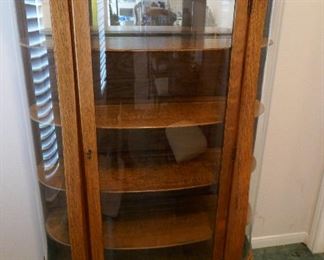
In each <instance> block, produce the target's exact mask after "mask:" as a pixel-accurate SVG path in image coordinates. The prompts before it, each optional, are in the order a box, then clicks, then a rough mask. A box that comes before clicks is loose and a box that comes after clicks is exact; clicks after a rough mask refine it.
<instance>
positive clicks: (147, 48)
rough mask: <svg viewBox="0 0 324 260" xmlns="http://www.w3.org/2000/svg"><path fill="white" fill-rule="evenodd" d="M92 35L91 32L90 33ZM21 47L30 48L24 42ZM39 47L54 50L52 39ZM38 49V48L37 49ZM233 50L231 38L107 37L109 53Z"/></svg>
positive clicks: (96, 48) (95, 46)
mask: <svg viewBox="0 0 324 260" xmlns="http://www.w3.org/2000/svg"><path fill="white" fill-rule="evenodd" d="M89 33H90V31H89ZM20 45H21V46H24V47H28V46H27V45H26V44H24V43H23V42H21V43H20ZM39 47H46V48H48V49H51V48H53V42H52V38H51V37H47V38H46V42H44V43H43V44H42V45H41V46H39ZM35 48H37V46H36V47H35ZM229 48H231V40H230V38H229V37H218V36H213V37H210V36H208V37H204V36H198V37H197V38H196V37H186V38H184V37H181V36H175V37H174V36H150V37H143V36H127V38H125V37H123V36H120V37H116V36H114V37H106V51H107V52H125V51H126V52H188V51H217V50H223V49H229ZM91 49H92V50H94V51H99V42H98V39H96V38H93V40H92V48H91Z"/></svg>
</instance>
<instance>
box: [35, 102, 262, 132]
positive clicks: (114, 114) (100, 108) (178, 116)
mask: <svg viewBox="0 0 324 260" xmlns="http://www.w3.org/2000/svg"><path fill="white" fill-rule="evenodd" d="M263 110H264V108H263V105H262V104H261V103H260V102H259V101H256V105H255V116H256V117H257V116H259V115H260V114H261V113H263ZM53 112H54V124H55V125H57V126H59V125H60V124H61V119H60V113H59V107H58V105H57V104H53ZM224 113H225V99H224V98H219V97H217V98H212V99H208V100H206V101H194V102H164V103H162V102H161V103H153V104H152V103H151V104H150V103H142V104H136V105H134V104H117V105H97V106H96V124H97V128H101V129H152V128H177V127H189V126H203V125H213V124H219V123H222V122H223V121H224ZM30 114H31V118H32V120H34V121H36V122H40V121H39V119H38V117H37V106H36V105H32V106H31V108H30Z"/></svg>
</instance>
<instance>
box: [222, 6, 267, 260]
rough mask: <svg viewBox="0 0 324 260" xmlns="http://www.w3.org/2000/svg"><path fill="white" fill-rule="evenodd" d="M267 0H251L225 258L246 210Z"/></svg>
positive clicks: (239, 239) (241, 231)
mask: <svg viewBox="0 0 324 260" xmlns="http://www.w3.org/2000/svg"><path fill="white" fill-rule="evenodd" d="M267 2H268V1H267V0H259V1H253V2H252V9H251V15H250V19H249V20H250V21H249V33H248V40H247V49H246V57H245V61H244V62H245V66H244V76H243V82H242V91H241V101H240V117H239V127H238V130H239V131H238V140H237V150H236V158H235V163H234V170H233V179H232V185H231V186H232V190H231V198H230V207H229V217H228V225H227V226H228V228H227V237H226V245H225V258H224V259H225V260H233V259H240V257H241V255H242V252H243V244H244V235H245V227H246V219H247V211H248V194H249V184H250V174H251V163H252V150H253V137H254V133H253V132H254V106H253V100H255V98H256V91H257V82H258V77H259V65H260V64H259V61H260V54H261V48H260V47H261V45H262V41H263V28H264V20H265V14H266V9H267Z"/></svg>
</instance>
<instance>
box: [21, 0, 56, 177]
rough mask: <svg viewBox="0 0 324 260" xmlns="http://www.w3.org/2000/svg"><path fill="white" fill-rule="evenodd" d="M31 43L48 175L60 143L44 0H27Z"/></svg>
mask: <svg viewBox="0 0 324 260" xmlns="http://www.w3.org/2000/svg"><path fill="white" fill-rule="evenodd" d="M25 10H26V18H27V30H28V39H27V40H28V45H29V55H30V61H31V71H32V79H33V87H34V94H35V100H36V106H37V116H38V119H39V121H40V123H39V129H40V140H41V151H42V158H43V163H44V169H45V171H46V173H47V174H46V176H47V177H50V176H52V175H53V174H54V173H55V171H56V170H57V168H58V166H59V153H58V143H57V138H56V130H55V126H54V114H53V102H52V93H51V82H50V68H49V61H48V54H47V49H46V48H44V47H42V44H43V43H44V42H45V36H44V35H43V34H41V32H40V30H41V29H42V3H41V2H40V0H25Z"/></svg>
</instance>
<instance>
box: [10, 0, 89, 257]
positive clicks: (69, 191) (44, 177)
mask: <svg viewBox="0 0 324 260" xmlns="http://www.w3.org/2000/svg"><path fill="white" fill-rule="evenodd" d="M56 3H58V2H56ZM61 3H63V1H62V2H61ZM52 7H53V5H51V4H50V2H49V1H48V0H19V1H16V10H17V20H18V26H19V31H20V45H21V54H22V59H23V64H24V71H25V81H26V92H27V96H28V101H29V105H30V118H31V127H32V132H33V138H34V150H35V155H36V162H37V173H38V180H39V184H40V194H41V199H42V204H43V205H42V206H43V215H44V225H45V232H46V237H47V251H48V254H47V257H46V259H53V260H56V259H60V260H61V259H71V257H72V255H73V256H78V258H77V259H86V248H87V247H86V246H85V245H86V241H85V232H84V224H85V222H84V220H83V217H82V216H84V214H83V210H82V204H81V203H82V200H81V199H80V198H81V196H82V194H81V190H80V186H79V185H80V182H79V180H80V179H79V176H80V171H79V168H78V167H79V165H78V156H79V155H78V142H77V136H78V134H77V131H76V111H75V107H76V106H75V100H74V98H75V97H74V96H72V95H73V91H74V90H73V88H74V86H73V85H69V84H67V83H71V82H72V83H73V81H69V82H67V81H68V79H69V77H71V76H72V78H73V74H69V72H67V71H65V72H64V76H63V71H64V70H63V69H62V68H64V67H66V66H68V65H69V62H70V61H72V52H70V53H68V52H67V50H68V49H69V48H70V49H71V45H69V39H68V38H66V37H65V36H66V35H67V33H66V30H65V29H64V30H62V28H63V27H66V28H69V23H68V22H67V20H66V19H64V18H60V21H61V23H62V26H61V27H60V28H58V27H56V26H57V24H54V23H53V26H52V22H51V18H52V17H51V16H54V15H55V16H56V17H58V14H60V15H62V16H61V17H63V16H64V15H63V14H62V13H61V11H62V10H63V12H64V9H60V8H59V7H60V6H59V5H54V7H53V8H52ZM59 9H60V10H59ZM65 11H66V12H68V9H66V10H65ZM56 22H57V19H56ZM52 29H53V30H54V29H56V31H57V33H56V37H55V35H54V37H53V38H54V40H52V37H49V34H52ZM58 35H60V36H59V37H60V41H57V42H56V40H57V38H58V37H57V36H58ZM53 41H54V42H55V47H54V49H53ZM63 42H64V46H62V44H63ZM57 52H60V55H58V54H57ZM66 54H67V55H66ZM63 56H64V59H62V57H63ZM70 71H72V72H73V70H70ZM62 76H63V77H62ZM64 77H65V78H64ZM71 91H72V92H71ZM71 94H72V95H71ZM67 100H68V102H67ZM73 107H74V109H73ZM72 179H73V180H74V181H73V182H72V181H71V180H72ZM67 184H68V185H67ZM73 200H74V202H73V205H72V203H71V201H73ZM68 205H69V206H68ZM40 225H41V223H40ZM70 227H74V231H73V232H70V233H69V231H70V229H71V228H70ZM75 227H78V231H77V232H76V231H75ZM71 246H72V247H71Z"/></svg>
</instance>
